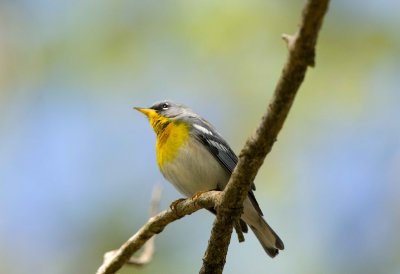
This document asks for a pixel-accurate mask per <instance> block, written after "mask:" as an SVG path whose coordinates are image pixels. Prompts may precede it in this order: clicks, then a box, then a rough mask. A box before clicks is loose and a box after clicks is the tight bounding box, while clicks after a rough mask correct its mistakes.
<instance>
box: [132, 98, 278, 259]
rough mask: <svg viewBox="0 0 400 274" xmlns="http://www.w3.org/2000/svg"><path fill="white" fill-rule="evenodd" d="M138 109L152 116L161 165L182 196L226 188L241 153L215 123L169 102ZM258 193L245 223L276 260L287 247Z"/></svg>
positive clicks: (247, 203) (246, 206)
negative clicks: (265, 218) (264, 211)
mask: <svg viewBox="0 0 400 274" xmlns="http://www.w3.org/2000/svg"><path fill="white" fill-rule="evenodd" d="M134 109H136V110H137V111H139V112H141V113H143V114H144V115H145V116H147V118H148V120H149V122H150V125H151V127H152V128H153V130H154V132H155V134H156V156H157V164H158V167H159V169H160V171H161V173H162V175H163V176H164V178H165V179H166V180H167V181H169V182H170V183H172V184H173V185H174V186H175V188H176V189H177V190H178V191H179V192H180V193H181V194H183V195H185V196H186V197H193V196H194V195H196V194H197V193H201V192H206V191H209V190H223V189H224V188H225V186H226V185H227V183H228V181H229V178H230V177H231V174H232V172H233V170H234V168H235V166H236V164H237V162H238V157H237V156H236V154H235V153H234V152H233V150H232V149H231V147H230V146H229V144H228V143H227V141H225V139H224V138H223V137H222V136H221V135H220V134H219V133H218V131H217V130H216V129H215V128H214V126H213V125H212V124H210V123H209V122H208V121H207V120H205V119H204V118H202V117H201V116H200V115H198V114H196V113H195V112H193V111H192V110H191V109H190V108H189V107H187V106H185V105H183V104H178V103H174V102H172V101H170V100H164V101H160V102H156V103H154V104H153V105H152V106H150V107H147V108H142V107H135V108H134ZM254 191H255V185H254V183H252V187H251V189H250V190H249V192H248V195H247V197H246V199H245V200H244V203H243V213H242V215H241V220H240V223H241V227H242V230H243V231H244V232H247V230H248V227H247V225H248V226H249V227H250V228H251V230H252V231H253V233H254V234H255V236H256V237H257V239H258V241H259V242H260V243H261V245H262V247H263V248H264V250H265V252H266V253H267V254H268V255H269V256H270V257H271V258H273V257H275V256H276V255H278V253H279V250H283V249H284V244H283V242H282V240H281V239H280V238H279V236H278V235H277V234H276V233H275V231H274V230H273V229H272V228H271V227H270V226H269V225H268V223H267V222H266V221H265V220H264V218H263V213H262V211H261V208H260V206H259V204H258V202H257V200H256V198H255V196H254ZM211 211H212V212H213V213H215V211H214V210H213V209H211Z"/></svg>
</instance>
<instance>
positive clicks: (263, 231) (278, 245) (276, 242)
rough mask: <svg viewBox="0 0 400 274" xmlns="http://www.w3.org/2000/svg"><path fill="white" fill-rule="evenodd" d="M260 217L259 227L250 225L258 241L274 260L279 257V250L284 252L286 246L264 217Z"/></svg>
mask: <svg viewBox="0 0 400 274" xmlns="http://www.w3.org/2000/svg"><path fill="white" fill-rule="evenodd" d="M259 217H260V219H261V220H260V222H258V223H257V227H256V226H253V225H250V228H251V230H253V232H254V234H255V235H256V237H257V239H258V241H259V242H260V244H261V245H262V247H263V248H264V250H265V252H267V254H268V255H269V256H270V257H271V258H273V257H275V256H276V255H278V253H279V250H283V249H284V248H285V246H284V245H283V242H282V240H281V239H280V238H279V236H278V235H277V234H276V233H275V231H274V230H273V229H272V228H271V227H270V226H269V225H268V224H267V222H266V221H265V220H264V218H263V217H261V216H259Z"/></svg>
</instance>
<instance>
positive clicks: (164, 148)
mask: <svg viewBox="0 0 400 274" xmlns="http://www.w3.org/2000/svg"><path fill="white" fill-rule="evenodd" d="M188 137H189V128H188V127H187V125H185V124H184V123H176V122H170V123H168V125H167V126H166V127H165V128H164V129H163V130H161V131H159V132H157V143H156V153H157V163H158V166H159V167H160V169H161V168H162V166H163V165H164V164H165V163H166V162H169V161H173V160H174V158H175V157H176V155H177V153H178V151H179V149H180V147H181V146H182V145H185V142H186V141H187V139H188Z"/></svg>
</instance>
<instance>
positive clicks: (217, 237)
mask: <svg viewBox="0 0 400 274" xmlns="http://www.w3.org/2000/svg"><path fill="white" fill-rule="evenodd" d="M328 3H329V0H308V1H307V3H306V4H305V6H304V9H303V15H302V19H301V22H300V26H299V30H298V32H297V33H296V35H294V36H288V35H285V36H284V38H285V39H286V41H287V42H288V48H289V56H288V59H287V61H286V64H285V67H284V69H283V72H282V75H281V77H280V79H279V82H278V84H277V86H276V89H275V92H274V96H273V99H272V102H271V104H270V105H269V106H268V109H267V111H266V113H265V114H264V116H263V117H262V121H261V123H260V124H259V126H258V128H257V130H256V132H255V133H254V134H253V135H252V136H251V137H249V139H248V140H247V142H246V144H245V146H244V148H243V149H242V151H241V153H240V155H239V162H238V164H237V166H236V168H235V170H234V172H233V174H232V176H231V178H230V180H229V182H228V185H227V186H226V188H225V189H224V191H223V193H222V201H221V204H220V206H219V207H218V208H217V218H216V219H215V221H214V225H213V229H212V231H211V236H210V239H209V241H208V247H207V250H206V252H205V254H204V257H203V265H202V268H201V269H200V273H207V274H208V273H210V274H211V273H212V274H218V273H222V270H223V268H224V265H225V260H226V254H227V251H228V246H229V242H230V238H231V233H232V227H233V224H234V222H235V221H236V220H238V218H239V217H240V214H241V212H242V210H241V209H242V207H243V201H244V199H245V197H246V196H247V193H248V191H249V189H250V185H251V182H253V180H254V178H255V176H256V174H257V172H258V170H259V168H260V167H261V165H262V164H263V162H264V159H265V156H266V155H267V154H268V153H269V152H270V151H271V149H272V146H273V144H274V142H275V141H276V138H277V136H278V133H279V131H280V130H281V128H282V126H283V123H284V121H285V119H286V117H287V115H288V113H289V110H290V108H291V106H292V103H293V101H294V98H295V95H296V93H297V90H298V89H299V87H300V85H301V83H302V82H303V80H304V77H305V73H306V71H307V67H308V66H314V64H315V61H314V59H315V45H316V41H317V37H318V32H319V30H320V27H321V25H322V20H323V17H324V15H325V13H326V11H327V8H328Z"/></svg>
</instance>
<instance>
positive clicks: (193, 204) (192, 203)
mask: <svg viewBox="0 0 400 274" xmlns="http://www.w3.org/2000/svg"><path fill="white" fill-rule="evenodd" d="M220 196H221V192H219V191H209V192H205V193H203V194H201V195H200V196H198V197H197V198H196V199H194V200H192V199H190V198H189V199H185V200H183V201H181V202H179V203H177V204H175V206H174V210H172V209H168V210H165V211H163V212H160V213H159V214H157V215H156V216H154V217H152V218H150V219H149V221H148V222H147V223H146V224H145V225H144V226H143V227H142V228H141V229H140V230H139V231H138V232H136V234H135V235H133V236H132V237H131V238H130V239H129V240H128V241H127V242H125V243H124V244H123V245H122V246H121V247H120V248H119V249H117V250H115V251H114V252H112V253H109V256H105V258H104V261H103V264H102V265H101V266H100V267H99V269H98V270H97V272H96V274H111V273H115V272H116V271H117V270H118V269H120V268H121V267H122V266H123V265H124V264H125V263H126V262H128V261H129V259H130V258H131V257H132V255H133V254H134V253H135V252H136V251H138V250H139V249H140V248H141V247H142V246H143V245H144V244H145V243H146V242H147V241H148V240H149V239H151V238H152V237H153V236H154V235H155V234H158V233H160V232H161V231H163V230H164V228H165V227H166V226H167V225H168V224H169V223H171V222H173V221H176V220H178V219H180V218H182V217H183V216H185V215H190V214H192V213H193V212H196V211H197V210H199V209H202V208H213V207H214V206H215V205H216V203H218V202H219V201H220Z"/></svg>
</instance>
